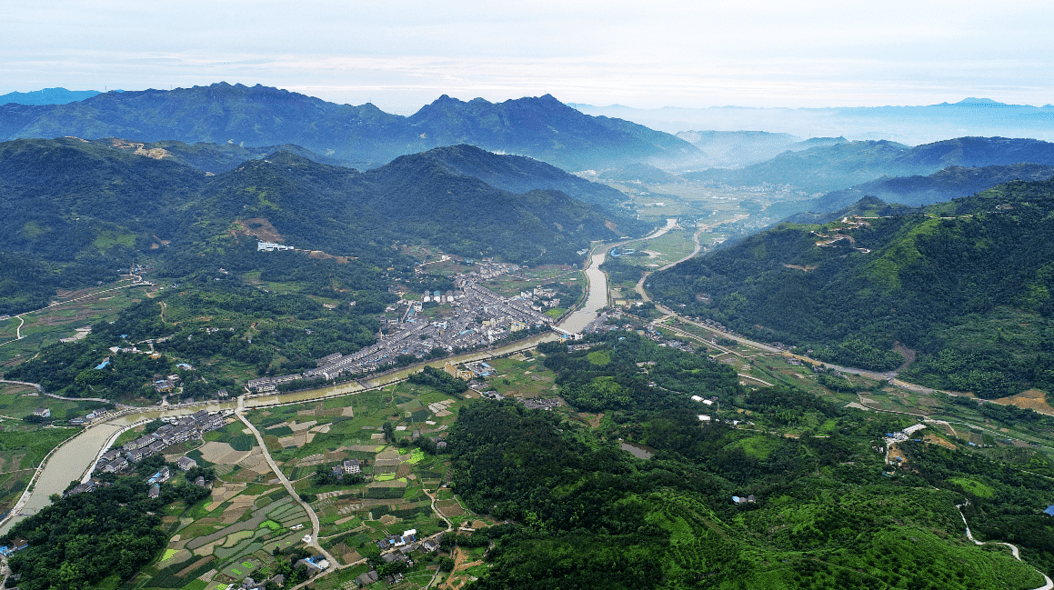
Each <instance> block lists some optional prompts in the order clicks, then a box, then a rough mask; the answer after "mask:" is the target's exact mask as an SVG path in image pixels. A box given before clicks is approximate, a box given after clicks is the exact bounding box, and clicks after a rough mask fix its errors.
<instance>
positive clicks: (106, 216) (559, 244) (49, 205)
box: [0, 138, 648, 297]
mask: <svg viewBox="0 0 1054 590" xmlns="http://www.w3.org/2000/svg"><path fill="white" fill-rule="evenodd" d="M129 143H132V142H126V141H114V140H110V141H107V142H88V141H86V140H80V139H76V138H62V139H55V140H17V141H13V142H7V143H3V144H0V223H2V224H3V226H4V227H6V228H9V231H6V232H4V233H3V235H2V236H0V251H3V252H5V253H7V254H8V255H11V256H14V257H16V258H19V259H20V260H22V263H20V264H21V266H25V267H26V268H24V269H23V270H22V271H20V272H23V273H30V274H32V273H37V274H34V275H33V276H37V275H39V274H40V272H42V271H43V270H46V269H52V270H59V269H62V270H65V271H67V272H73V271H72V270H71V269H74V270H75V271H76V272H77V273H81V274H83V275H84V276H86V277H88V279H90V280H95V279H96V278H97V275H98V272H99V271H100V269H108V272H110V273H112V272H114V269H116V268H117V267H118V266H122V265H123V266H127V264H128V263H129V262H130V261H132V260H133V259H144V258H145V259H156V260H158V261H160V262H164V261H166V260H167V261H169V262H172V261H173V260H179V261H182V262H180V264H183V263H187V264H191V263H193V264H191V266H193V265H195V264H196V265H200V264H201V262H200V261H198V262H196V263H195V262H194V260H195V257H197V256H200V255H203V254H209V253H211V254H222V253H223V252H230V251H232V250H231V249H232V248H234V249H237V248H239V246H237V245H236V244H237V242H238V240H239V236H245V235H246V234H251V235H256V236H258V237H260V239H263V240H265V241H284V242H285V243H286V244H289V245H292V246H295V247H297V248H301V249H308V250H321V251H325V252H326V253H328V254H330V255H337V256H351V257H360V258H362V260H363V261H367V260H375V259H377V265H380V264H381V263H380V259H378V257H381V258H383V252H382V251H383V250H384V248H383V247H381V245H388V246H391V245H393V244H400V243H401V244H430V245H433V246H437V247H439V248H441V249H443V250H444V251H446V252H450V253H452V254H460V255H464V256H469V257H485V256H496V257H499V258H500V259H504V260H510V261H516V262H521V263H528V262H529V263H543V262H560V263H565V262H571V263H573V262H577V261H578V260H580V256H579V255H578V254H576V252H577V251H579V250H581V249H582V248H585V247H588V245H589V243H590V242H591V241H593V240H608V239H613V238H617V237H620V236H623V235H639V234H641V233H643V232H644V231H646V230H647V229H648V226H647V225H646V224H644V223H642V222H639V221H637V220H635V219H633V218H632V217H630V216H627V215H624V214H620V213H617V212H615V211H613V210H611V209H608V208H605V207H602V206H601V205H598V204H595V203H586V202H583V201H581V200H578V199H576V198H573V197H571V196H568V195H567V194H566V193H565V192H562V190H561V189H567V190H570V191H571V192H577V193H579V194H581V195H582V196H584V197H586V198H591V199H593V200H595V201H605V200H607V199H608V198H609V195H605V194H603V193H604V191H603V190H601V189H599V188H595V187H594V185H591V184H590V183H589V182H587V181H585V180H582V179H578V178H575V177H573V176H571V175H569V174H567V173H564V172H561V171H560V170H558V169H556V168H554V167H552V166H548V165H545V164H541V163H537V162H535V163H531V162H528V161H526V159H525V158H520V157H513V156H499V155H495V154H491V153H489V152H486V151H484V150H481V149H479V148H475V147H472V146H451V147H446V148H437V149H434V150H431V151H429V152H426V153H423V154H414V155H409V156H403V157H400V158H397V159H396V160H394V161H393V162H391V163H389V164H387V165H385V166H382V167H379V168H376V169H373V170H369V171H367V172H359V171H356V170H353V169H349V168H344V167H339V166H331V165H327V164H321V163H318V162H314V161H312V160H309V159H307V158H305V157H303V156H300V155H297V154H294V153H290V152H288V151H280V152H277V153H274V154H270V155H268V156H267V157H266V158H263V159H252V160H247V161H245V162H243V163H241V164H240V165H238V166H237V167H235V168H233V169H231V170H227V171H223V172H220V173H218V174H212V173H204V172H203V171H202V170H200V169H198V168H195V167H193V166H190V165H187V164H185V163H182V162H180V161H178V158H175V157H165V156H162V155H159V153H158V152H157V151H152V150H144V149H143V148H140V147H134V146H135V144H134V143H132V147H130V146H129V145H128V144H129ZM155 149H156V148H155ZM137 152H140V153H137ZM462 169H463V170H469V171H471V170H477V171H481V172H480V173H481V174H484V175H486V176H488V178H490V180H491V181H492V182H495V183H498V184H503V185H504V186H507V187H516V189H515V192H514V191H513V190H505V189H503V188H498V187H495V186H493V185H491V184H488V183H487V182H485V181H483V180H481V179H480V178H477V177H475V176H472V175H470V174H467V173H465V172H462V171H461V170H462ZM502 170H510V171H515V173H513V172H509V174H508V176H509V180H507V181H505V182H504V183H502V182H501V176H502ZM608 190H611V192H613V193H615V196H617V191H614V190H613V189H608ZM30 262H32V263H33V264H29V263H30ZM27 264H28V265H29V266H26V265H27ZM34 264H35V265H36V266H34ZM385 265H386V264H385ZM11 268H12V267H8V268H7V269H5V270H6V272H5V270H0V283H3V280H2V279H4V278H5V277H4V276H3V275H6V274H7V273H8V272H13V271H12V270H11ZM33 269H38V270H33ZM88 269H92V272H88ZM45 274H46V273H45ZM77 276H79V275H77ZM6 278H11V279H15V277H6ZM75 278H76V277H72V278H71V279H70V280H69V281H68V282H70V283H77V282H78V281H77V280H74V279H75ZM61 280H62V279H61V276H59V275H57V274H56V278H55V279H54V281H61ZM54 281H45V284H46V285H50V288H51V289H52V292H53V289H54V286H55V282H54ZM4 284H7V283H4ZM11 285H14V286H15V287H17V285H18V283H17V282H12V283H10V284H8V286H11ZM66 286H71V285H66ZM15 291H18V289H15ZM8 295H11V296H12V297H13V296H14V292H12V293H8ZM3 296H4V293H0V297H3Z"/></svg>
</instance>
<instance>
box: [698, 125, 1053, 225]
mask: <svg viewBox="0 0 1054 590" xmlns="http://www.w3.org/2000/svg"><path fill="white" fill-rule="evenodd" d="M1018 163H1032V164H1043V165H1048V166H1050V165H1054V143H1048V142H1045V141H1039V140H1035V139H1008V138H1005V137H960V138H957V139H949V140H945V141H938V142H935V143H930V144H926V145H920V146H916V147H913V148H909V147H908V146H905V145H902V144H898V143H893V142H889V141H853V142H847V143H839V144H835V145H828V146H820V147H814V148H811V149H807V150H804V151H799V152H784V153H782V154H780V155H779V156H777V157H775V158H773V159H771V160H768V161H766V162H761V163H758V164H753V165H751V166H747V167H745V168H741V169H738V170H716V169H715V170H704V171H702V172H694V173H691V174H687V175H685V176H686V177H688V178H691V179H695V180H709V181H714V182H720V183H724V184H730V185H758V184H764V183H769V184H789V185H792V186H795V187H797V188H799V189H803V190H808V191H822V192H830V191H837V190H841V189H845V188H847V187H851V186H854V185H859V184H863V183H866V182H870V181H873V180H876V179H879V178H881V177H883V176H894V177H895V176H916V175H929V174H933V173H935V172H937V171H939V170H942V169H944V168H947V167H949V166H962V167H980V166H1008V165H1012V164H1018ZM865 194H867V193H865ZM813 212H814V213H820V212H821V211H813Z"/></svg>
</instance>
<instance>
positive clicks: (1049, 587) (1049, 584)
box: [955, 500, 1054, 590]
mask: <svg viewBox="0 0 1054 590" xmlns="http://www.w3.org/2000/svg"><path fill="white" fill-rule="evenodd" d="M969 503H970V501H969V500H967V501H966V502H964V503H962V504H956V505H955V507H956V508H958V509H959V516H960V517H962V519H963V524H964V525H966V538H967V539H970V540H971V541H973V542H974V544H975V545H1004V546H1006V547H1009V548H1010V552H1011V553H1013V554H1014V559H1017V560H1018V561H1020V562H1022V563H1024V560H1023V559H1021V552H1020V551H1018V550H1017V546H1016V545H1011V544H1010V543H1003V542H1001V541H988V542H981V541H978V540H977V539H975V538H973V533H971V532H970V525H969V523H967V522H966V515H965V514H963V506H966V505H967V504H969ZM1036 573H1038V574H1039V575H1041V576H1043V580H1044V581H1045V582H1046V583H1045V584H1043V585H1042V586H1040V587H1038V588H1035V589H1034V590H1054V581H1052V580H1051V579H1050V576H1048V575H1047V574H1044V573H1043V572H1041V571H1039V570H1038V569H1037V570H1036Z"/></svg>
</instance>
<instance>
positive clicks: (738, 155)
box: [677, 130, 848, 168]
mask: <svg viewBox="0 0 1054 590" xmlns="http://www.w3.org/2000/svg"><path fill="white" fill-rule="evenodd" d="M677 137H680V138H681V139H683V140H685V141H687V142H689V143H692V144H693V145H695V146H696V147H698V148H699V149H700V150H702V151H703V152H705V154H706V155H705V158H704V159H702V160H701V162H700V163H701V164H705V166H707V167H711V168H726V167H728V168H734V167H739V166H746V165H750V164H755V163H758V162H763V161H765V160H768V159H771V158H774V157H776V156H778V155H779V154H781V153H783V152H786V151H792V152H797V151H801V150H806V149H809V148H811V147H819V146H824V145H834V144H836V143H845V142H847V141H848V140H847V139H845V138H844V137H813V138H810V139H806V140H804V141H803V140H802V139H801V138H800V137H797V136H794V135H790V134H788V133H769V132H767V131H714V130H710V131H681V132H679V133H677Z"/></svg>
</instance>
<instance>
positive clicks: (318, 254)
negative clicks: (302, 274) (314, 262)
mask: <svg viewBox="0 0 1054 590" xmlns="http://www.w3.org/2000/svg"><path fill="white" fill-rule="evenodd" d="M307 256H308V258H317V259H319V260H336V261H337V262H339V263H340V264H347V263H349V262H351V261H352V260H357V259H358V258H359V257H358V256H334V255H333V254H326V253H325V252H323V251H321V250H312V251H311V253H310V254H308V255H307Z"/></svg>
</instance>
